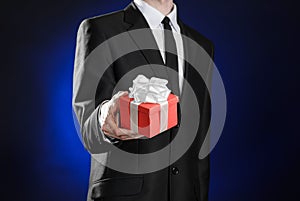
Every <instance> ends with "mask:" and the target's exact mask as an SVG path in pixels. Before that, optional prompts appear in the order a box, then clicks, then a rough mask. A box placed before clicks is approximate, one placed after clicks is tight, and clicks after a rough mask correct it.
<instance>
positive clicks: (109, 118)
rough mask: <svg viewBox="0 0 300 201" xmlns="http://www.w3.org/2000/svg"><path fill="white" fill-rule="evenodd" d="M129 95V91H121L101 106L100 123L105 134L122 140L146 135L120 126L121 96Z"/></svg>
mask: <svg viewBox="0 0 300 201" xmlns="http://www.w3.org/2000/svg"><path fill="white" fill-rule="evenodd" d="M125 95H128V92H127V91H119V92H118V93H117V94H115V95H114V96H113V97H112V99H111V100H110V101H108V102H106V103H104V104H103V105H102V107H101V114H100V125H101V130H102V132H103V133H104V134H105V135H108V136H110V137H113V138H117V139H120V140H132V139H138V138H141V137H144V136H143V135H140V134H138V133H134V132H133V131H131V130H128V129H125V128H119V126H118V113H119V98H120V97H121V96H125Z"/></svg>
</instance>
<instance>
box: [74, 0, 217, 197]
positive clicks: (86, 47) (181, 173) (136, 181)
mask: <svg viewBox="0 0 300 201" xmlns="http://www.w3.org/2000/svg"><path fill="white" fill-rule="evenodd" d="M178 24H179V26H180V28H181V32H182V34H183V35H185V36H187V37H189V38H191V39H193V40H194V41H196V43H197V44H198V45H200V46H201V47H202V48H203V49H204V50H205V51H206V53H207V54H208V55H210V57H213V45H212V42H211V41H210V40H208V39H207V38H205V37H204V36H202V35H201V34H200V33H198V32H197V31H195V30H193V29H192V28H190V27H188V26H187V25H186V24H184V23H183V22H182V21H181V20H180V19H178ZM141 28H149V26H148V24H147V22H146V20H145V18H144V17H143V15H142V13H141V12H140V11H139V10H138V9H137V7H136V6H135V5H134V3H133V2H132V3H131V4H129V5H128V6H127V7H126V8H125V9H124V10H120V11H117V12H113V13H109V14H106V15H102V16H97V17H93V18H89V19H86V20H84V21H83V22H82V23H81V24H80V26H79V29H78V35H77V46H76V55H75V65H74V83H73V110H74V112H75V115H76V118H77V120H78V122H79V127H80V130H81V138H82V142H83V144H84V146H85V148H86V149H87V150H88V151H89V152H90V153H92V154H94V156H95V157H91V169H90V182H89V190H88V195H87V200H88V201H91V200H104V201H116V200H118V201H129V200H130V201H154V200H155V201H156V200H158V201H186V200H188V201H207V200H208V187H209V156H207V157H206V158H204V159H201V160H200V159H199V158H198V153H199V151H200V148H201V144H202V143H203V141H204V138H205V135H206V132H207V130H208V126H209V121H210V115H211V109H210V107H211V105H210V104H211V102H210V97H209V94H208V90H207V86H206V85H205V82H204V80H203V77H201V76H200V75H199V73H197V71H196V70H195V69H194V68H193V67H192V66H191V65H190V64H189V63H188V62H187V61H185V79H186V81H187V82H188V83H189V84H190V86H191V87H192V88H193V90H194V93H195V94H196V97H197V101H198V104H199V108H200V113H201V114H200V116H201V120H200V122H199V129H198V131H197V135H196V138H195V139H194V141H193V143H192V145H191V146H190V147H189V148H188V150H187V151H186V152H185V153H184V154H183V155H182V156H181V157H180V158H179V159H178V160H177V161H176V162H175V163H173V164H170V165H169V166H168V167H166V168H164V169H161V170H159V171H156V172H152V173H147V174H129V173H123V172H119V171H117V170H113V169H112V168H109V167H106V166H105V164H106V163H109V161H110V159H111V158H113V156H114V152H113V151H112V150H110V148H109V146H107V145H108V144H110V143H114V146H117V147H118V148H120V149H122V150H125V151H127V152H131V153H138V154H144V153H151V152H154V151H157V150H159V149H161V148H163V147H165V146H166V145H168V144H169V143H170V142H171V141H172V140H173V139H174V137H175V136H176V133H177V130H178V127H179V125H178V126H176V127H174V128H172V129H170V130H167V131H165V132H164V133H161V134H159V135H157V136H155V137H154V138H151V139H147V140H145V139H136V140H129V141H116V142H114V141H112V140H109V139H107V138H105V136H104V135H103V134H102V132H101V130H100V126H99V122H98V118H97V117H98V110H99V107H100V106H99V105H100V103H101V102H103V101H104V100H107V99H110V98H111V97H112V95H113V94H114V93H115V92H116V91H118V90H122V89H123V90H124V89H125V90H126V89H128V86H127V85H126V84H121V85H119V87H117V88H116V85H117V83H119V82H122V78H123V77H124V76H125V75H126V74H127V73H128V72H130V71H132V70H134V69H135V68H137V67H139V66H142V65H145V64H160V65H164V64H163V61H162V58H161V55H160V52H159V51H158V50H145V49H142V50H138V51H134V52H131V53H128V54H126V55H124V56H122V57H120V58H117V59H116V60H115V61H113V63H111V64H110V65H109V67H108V68H107V69H106V70H105V72H104V74H103V76H102V77H99V78H96V80H97V83H96V85H97V86H96V92H90V93H91V95H90V99H93V101H94V103H95V104H94V105H93V106H91V105H89V100H87V99H88V98H82V97H83V96H84V95H83V94H87V93H88V92H89V89H88V88H87V87H84V86H83V84H82V83H83V81H84V80H91V79H92V77H93V76H94V75H95V73H94V72H90V73H89V72H87V71H88V70H86V68H87V67H86V63H85V62H84V61H86V60H87V58H88V56H89V55H91V54H92V52H93V51H94V50H95V49H96V48H97V46H99V45H101V44H103V43H104V41H106V40H108V39H110V38H112V37H114V36H116V35H118V34H121V33H124V32H128V31H131V30H136V29H141ZM144 37H145V40H147V41H148V40H149V41H152V42H154V37H153V35H151V33H150V32H149V35H145V36H144ZM137 40H138V39H136V38H133V37H129V38H128V42H129V43H132V44H138V43H140V42H141V41H137ZM183 43H184V54H193V56H192V57H194V58H197V54H198V53H197V52H189V49H188V47H187V46H185V43H186V42H185V41H184V40H183ZM118 48H120V47H118V45H116V44H110V45H109V48H108V49H109V52H112V53H113V52H114V51H117V50H118ZM100 54H101V53H100ZM103 54H104V53H103ZM106 56H107V55H104V57H106ZM110 56H111V55H110ZM107 57H108V56H107ZM206 64H207V65H206ZM97 65H98V68H99V69H101V68H103V65H104V64H97ZM151 68H152V67H149V69H150V71H149V73H150V74H151V73H153V76H158V77H161V76H160V75H157V74H156V73H155V69H154V68H152V69H151ZM210 68H211V67H210V65H209V62H206V63H205V65H204V66H203V69H204V72H207V73H206V78H205V79H210V78H211V72H210ZM153 69H154V70H153ZM130 79H131V78H130ZM123 80H124V79H123ZM126 80H128V78H127V79H126ZM122 87H123V88H122ZM93 93H94V95H93V97H92V94H93ZM181 98H182V99H184V98H188V97H185V95H184V92H183V93H182V97H181ZM81 103H82V104H81ZM83 103H84V104H83ZM87 106H89V107H93V110H92V109H87ZM84 117H86V118H84ZM170 154H171V153H170ZM95 158H97V160H96V159H95ZM99 161H101V163H99ZM152 162H153V163H155V161H152Z"/></svg>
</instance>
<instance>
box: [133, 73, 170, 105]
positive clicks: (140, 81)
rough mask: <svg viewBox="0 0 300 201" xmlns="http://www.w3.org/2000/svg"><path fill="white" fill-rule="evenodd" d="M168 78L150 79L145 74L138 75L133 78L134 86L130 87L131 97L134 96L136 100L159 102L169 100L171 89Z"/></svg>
mask: <svg viewBox="0 0 300 201" xmlns="http://www.w3.org/2000/svg"><path fill="white" fill-rule="evenodd" d="M167 84H168V80H165V79H161V78H157V77H151V79H150V80H149V79H148V78H147V77H145V76H144V75H138V76H137V77H136V78H135V79H134V80H133V85H132V87H130V88H129V91H130V92H129V97H130V98H134V102H138V103H139V102H148V103H159V102H163V101H167V99H168V97H169V95H170V93H171V90H170V89H168V87H167V86H166V85H167Z"/></svg>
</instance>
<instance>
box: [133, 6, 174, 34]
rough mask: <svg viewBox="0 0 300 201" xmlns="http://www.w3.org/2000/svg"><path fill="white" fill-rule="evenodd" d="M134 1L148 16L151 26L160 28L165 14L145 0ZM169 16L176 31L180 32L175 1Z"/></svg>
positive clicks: (145, 15) (146, 16)
mask: <svg viewBox="0 0 300 201" xmlns="http://www.w3.org/2000/svg"><path fill="white" fill-rule="evenodd" d="M134 3H135V4H136V6H137V7H138V9H139V10H140V11H141V12H142V14H143V15H144V17H145V18H146V20H147V22H148V24H149V26H150V28H151V29H157V28H159V26H160V24H161V21H162V20H163V19H164V18H165V16H164V15H163V14H162V13H161V12H160V11H158V10H157V9H156V8H154V7H152V6H151V5H149V4H148V3H147V2H145V1H143V0H134ZM167 17H169V18H170V22H171V25H172V26H173V28H174V29H175V31H177V32H179V31H180V29H179V25H178V23H177V6H176V5H175V3H174V5H173V9H172V11H171V12H170V13H169V14H168V15H167Z"/></svg>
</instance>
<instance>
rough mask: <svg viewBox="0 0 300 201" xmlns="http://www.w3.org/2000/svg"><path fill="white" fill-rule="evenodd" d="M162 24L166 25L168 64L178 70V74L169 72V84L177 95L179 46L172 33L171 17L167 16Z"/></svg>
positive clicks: (178, 94) (178, 92)
mask: <svg viewBox="0 0 300 201" xmlns="http://www.w3.org/2000/svg"><path fill="white" fill-rule="evenodd" d="M162 24H163V25H164V36H165V50H166V52H165V56H166V66H168V67H170V68H172V69H173V70H175V71H176V72H177V73H176V74H174V73H169V74H168V76H169V83H168V85H169V87H170V88H171V90H172V92H173V93H174V94H175V95H177V96H180V91H179V79H178V57H177V48H176V42H175V38H174V36H173V33H172V28H171V26H170V19H169V18H168V17H165V18H164V19H163V21H162ZM167 50H168V51H167ZM171 52H176V54H173V53H171Z"/></svg>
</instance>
